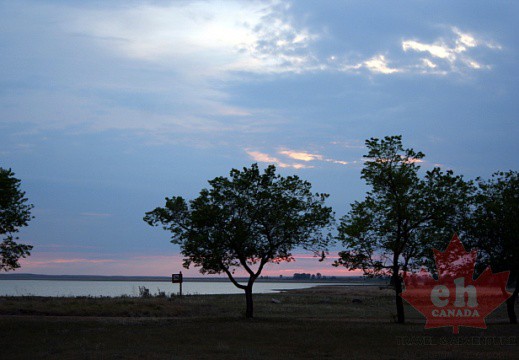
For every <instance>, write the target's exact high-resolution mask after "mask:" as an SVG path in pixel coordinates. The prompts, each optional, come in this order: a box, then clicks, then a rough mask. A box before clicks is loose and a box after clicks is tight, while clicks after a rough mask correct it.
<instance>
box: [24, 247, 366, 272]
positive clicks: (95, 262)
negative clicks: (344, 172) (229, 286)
mask: <svg viewBox="0 0 519 360" xmlns="http://www.w3.org/2000/svg"><path fill="white" fill-rule="evenodd" d="M336 258H337V256H335V255H333V254H331V255H330V256H328V257H327V258H326V259H325V260H324V261H322V262H319V261H318V258H316V257H314V256H312V255H311V254H305V253H297V254H294V261H291V262H289V263H287V262H283V263H280V264H273V263H272V264H267V265H266V266H265V268H264V270H263V272H262V275H264V276H279V275H283V276H290V275H292V274H293V273H296V272H306V273H321V274H323V275H327V276H348V275H353V276H357V275H361V273H360V272H358V271H354V272H351V271H348V270H347V269H345V268H335V267H332V263H333V261H334V260H335V259H336ZM20 264H21V265H22V267H21V268H20V269H18V270H17V271H18V272H25V273H38V274H49V275H51V274H52V275H60V274H61V275H130V276H131V275H133V276H169V275H170V274H172V273H175V272H178V271H182V273H183V274H184V275H185V276H191V277H199V276H202V274H200V272H199V268H195V267H193V266H192V267H191V268H190V269H185V268H183V267H182V256H181V255H180V254H170V255H163V254H161V255H136V254H123V255H121V256H117V257H114V256H112V257H107V258H100V257H99V255H95V256H92V257H89V256H88V254H85V253H59V254H56V253H54V252H37V253H33V255H31V256H30V257H28V258H26V259H21V260H20ZM236 275H237V276H246V275H247V274H246V273H245V271H244V270H242V269H237V270H236ZM221 276H224V275H221Z"/></svg>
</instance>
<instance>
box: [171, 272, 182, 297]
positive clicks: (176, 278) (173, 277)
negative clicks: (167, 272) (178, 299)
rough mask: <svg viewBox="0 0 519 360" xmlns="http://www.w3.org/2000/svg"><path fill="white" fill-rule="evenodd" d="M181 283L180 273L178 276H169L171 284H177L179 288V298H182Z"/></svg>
mask: <svg viewBox="0 0 519 360" xmlns="http://www.w3.org/2000/svg"><path fill="white" fill-rule="evenodd" d="M182 281H183V278H182V271H181V272H179V273H178V274H171V282H172V283H173V284H175V283H178V284H179V286H180V296H182Z"/></svg>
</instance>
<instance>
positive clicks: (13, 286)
mask: <svg viewBox="0 0 519 360" xmlns="http://www.w3.org/2000/svg"><path fill="white" fill-rule="evenodd" d="M339 284H340V285H348V283H329V282H326V283H325V282H323V283H289V282H278V283H276V282H258V283H256V284H254V290H253V291H254V293H257V294H258V293H275V292H278V291H280V290H283V289H303V288H308V287H312V286H317V285H339ZM139 286H145V287H147V288H148V289H150V292H151V293H152V294H156V293H157V292H158V291H159V290H160V291H165V292H166V294H167V295H169V294H171V293H174V294H176V293H178V290H179V284H171V283H168V282H149V281H56V280H0V296H3V295H10V296H21V295H35V296H121V295H129V296H139ZM182 293H183V294H192V295H196V294H199V295H206V294H242V293H243V290H240V289H238V288H236V287H235V286H234V285H233V284H232V283H230V282H209V281H208V282H184V283H183V284H182Z"/></svg>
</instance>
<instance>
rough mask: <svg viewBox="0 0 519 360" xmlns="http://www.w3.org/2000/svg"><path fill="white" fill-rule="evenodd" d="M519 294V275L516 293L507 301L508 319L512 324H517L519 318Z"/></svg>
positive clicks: (517, 276)
mask: <svg viewBox="0 0 519 360" xmlns="http://www.w3.org/2000/svg"><path fill="white" fill-rule="evenodd" d="M518 294H519V275H516V279H515V289H514V292H513V293H512V296H510V297H509V298H508V299H506V311H507V312H508V319H509V320H510V324H517V316H516V315H515V301H516V299H517V295H518Z"/></svg>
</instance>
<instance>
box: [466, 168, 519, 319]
mask: <svg viewBox="0 0 519 360" xmlns="http://www.w3.org/2000/svg"><path fill="white" fill-rule="evenodd" d="M477 184H478V189H477V194H476V197H475V199H476V201H475V210H474V212H473V216H472V219H471V220H472V221H471V226H470V227H469V229H470V230H469V231H468V236H469V239H470V240H471V245H472V246H475V247H477V248H478V249H479V250H480V251H479V255H480V259H479V260H480V261H479V263H480V264H481V266H482V268H484V267H486V266H487V265H490V266H491V267H492V270H493V271H494V272H496V271H510V280H511V282H512V283H514V286H515V288H514V291H513V293H512V296H511V297H509V298H508V299H507V311H508V317H509V320H510V323H512V324H517V316H516V314H515V308H514V305H515V301H516V299H517V296H518V294H519V173H518V172H517V171H512V170H510V171H508V172H496V173H494V174H493V175H492V178H491V179H489V180H486V181H485V180H482V179H481V178H478V179H477ZM482 268H481V269H480V270H483V269H482Z"/></svg>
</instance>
